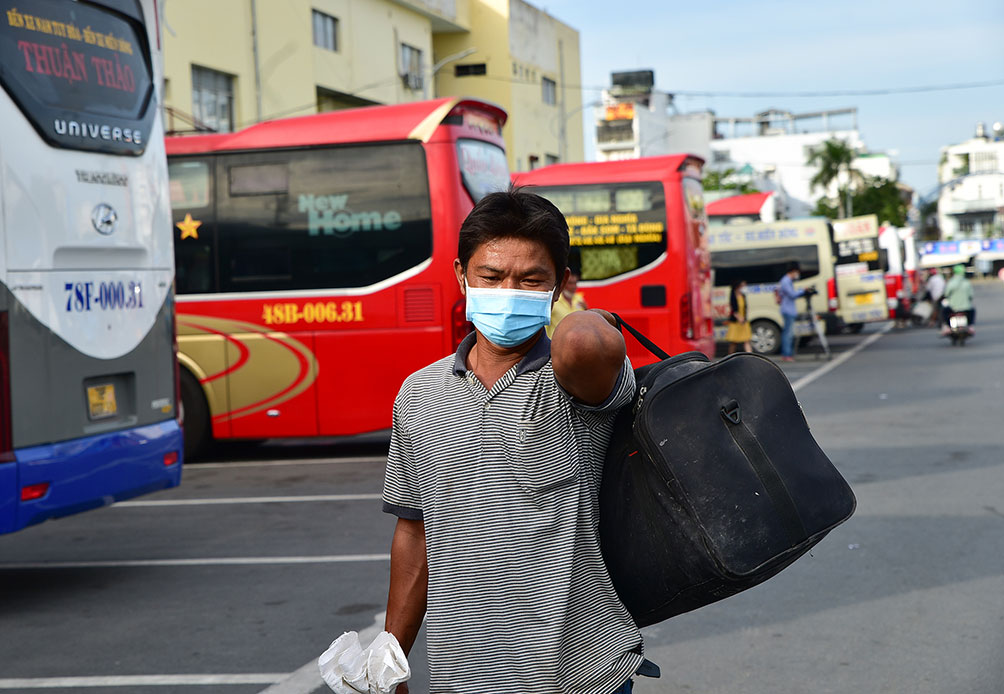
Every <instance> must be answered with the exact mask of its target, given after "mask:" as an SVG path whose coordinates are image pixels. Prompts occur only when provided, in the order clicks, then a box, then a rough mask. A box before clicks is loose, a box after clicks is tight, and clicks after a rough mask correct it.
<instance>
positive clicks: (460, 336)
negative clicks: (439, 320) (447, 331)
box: [450, 297, 474, 352]
mask: <svg viewBox="0 0 1004 694" xmlns="http://www.w3.org/2000/svg"><path fill="white" fill-rule="evenodd" d="M450 328H451V332H452V337H453V351H454V352H456V351H457V348H458V347H460V343H461V342H463V341H464V338H465V337H467V336H468V335H470V334H471V331H473V330H474V326H473V325H471V324H470V322H468V320H467V300H466V299H464V297H460V298H459V299H457V303H455V304H453V311H452V312H451V315H450Z"/></svg>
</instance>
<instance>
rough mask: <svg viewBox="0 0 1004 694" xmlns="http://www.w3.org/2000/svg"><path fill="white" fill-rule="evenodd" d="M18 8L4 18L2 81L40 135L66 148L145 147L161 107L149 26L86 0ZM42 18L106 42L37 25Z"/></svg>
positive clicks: (139, 150) (132, 151)
mask: <svg viewBox="0 0 1004 694" xmlns="http://www.w3.org/2000/svg"><path fill="white" fill-rule="evenodd" d="M21 9H22V10H23V11H24V14H21V13H19V12H18V9H17V8H11V9H10V11H9V12H7V13H6V16H5V18H4V19H5V21H2V22H0V38H2V39H3V40H2V41H0V61H2V64H3V66H4V70H3V74H2V79H3V86H4V87H5V88H6V90H7V91H8V93H9V94H10V95H11V96H12V97H13V98H14V100H15V101H16V102H17V103H18V105H19V106H20V107H21V109H22V110H23V111H24V113H25V115H26V116H27V117H28V119H29V120H30V121H31V122H32V125H34V127H35V128H36V129H37V130H38V132H39V133H40V134H41V135H42V137H44V138H45V139H46V140H48V141H49V142H50V143H52V144H54V145H57V146H59V147H66V148H69V149H76V150H90V151H98V152H108V153H128V154H140V153H142V152H143V151H144V150H145V148H146V140H147V135H148V134H149V132H150V126H151V124H152V123H153V119H154V116H155V113H156V111H157V108H156V107H155V106H152V102H153V101H154V99H153V98H152V96H153V79H152V75H151V63H150V60H149V53H148V46H147V41H146V35H145V31H142V30H138V29H141V27H138V26H137V25H136V24H135V23H134V22H131V21H128V20H127V19H126V17H125V16H122V15H119V14H117V13H115V12H109V11H107V10H104V9H101V8H100V7H97V6H93V5H90V4H87V3H79V2H73V3H70V2H67V3H45V6H44V8H43V7H39V8H38V9H39V10H40V11H42V14H41V15H39V16H36V15H34V14H33V13H32V11H31V7H27V8H26V7H22V8H21ZM43 21H44V24H41V25H40V26H46V27H52V26H53V25H58V26H61V27H64V29H63V31H64V32H66V33H69V32H74V33H76V34H81V32H84V31H86V32H87V34H86V35H90V34H91V33H92V32H93V34H94V35H97V36H98V37H100V39H101V42H100V43H97V42H93V41H85V40H82V39H83V37H84V35H81V36H80V38H78V39H77V40H72V36H71V40H70V41H69V42H67V41H66V40H65V39H64V40H62V41H61V40H60V39H57V38H54V35H53V34H51V33H50V32H43V31H42V30H41V29H38V30H36V31H32V29H34V28H35V22H43ZM66 33H64V35H66ZM81 116H83V118H81ZM88 118H91V119H94V120H88ZM107 119H113V120H116V121H118V122H115V123H114V124H113V123H112V121H110V120H107ZM102 126H104V127H102Z"/></svg>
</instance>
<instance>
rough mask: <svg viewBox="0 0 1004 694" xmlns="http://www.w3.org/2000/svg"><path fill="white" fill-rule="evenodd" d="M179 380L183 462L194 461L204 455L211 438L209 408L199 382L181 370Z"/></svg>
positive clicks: (186, 371)
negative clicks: (183, 443) (183, 447)
mask: <svg viewBox="0 0 1004 694" xmlns="http://www.w3.org/2000/svg"><path fill="white" fill-rule="evenodd" d="M178 376H179V378H180V379H181V417H182V427H183V430H184V434H185V460H186V461H189V460H194V459H196V458H198V457H199V455H200V454H202V453H204V452H205V450H206V447H207V446H208V444H209V439H210V438H211V435H210V429H209V406H208V405H207V404H206V396H205V395H204V394H203V392H202V386H201V385H200V384H199V381H198V380H197V379H196V378H195V376H193V375H192V374H191V372H189V371H188V369H185V368H182V369H181V370H180V373H179V375H178Z"/></svg>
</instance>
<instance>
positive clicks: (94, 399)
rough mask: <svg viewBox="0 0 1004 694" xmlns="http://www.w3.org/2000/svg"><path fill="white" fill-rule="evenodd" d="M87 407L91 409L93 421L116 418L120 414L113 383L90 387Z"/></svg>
mask: <svg viewBox="0 0 1004 694" xmlns="http://www.w3.org/2000/svg"><path fill="white" fill-rule="evenodd" d="M87 406H88V407H89V408H90V415H91V419H105V418H106V417H114V416H115V414H116V413H117V412H118V404H117V403H116V402H115V386H114V385H113V384H111V383H107V384H105V385H100V386H88V388H87Z"/></svg>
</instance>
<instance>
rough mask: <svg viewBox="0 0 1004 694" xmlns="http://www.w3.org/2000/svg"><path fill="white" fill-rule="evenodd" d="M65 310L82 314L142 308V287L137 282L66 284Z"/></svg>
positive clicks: (64, 287)
mask: <svg viewBox="0 0 1004 694" xmlns="http://www.w3.org/2000/svg"><path fill="white" fill-rule="evenodd" d="M63 289H64V290H65V291H66V310H67V311H71V312H77V313H82V312H84V311H93V310H94V309H101V310H102V311H123V310H130V309H140V308H143V285H142V284H141V283H139V282H67V283H65V284H64V285H63Z"/></svg>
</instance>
